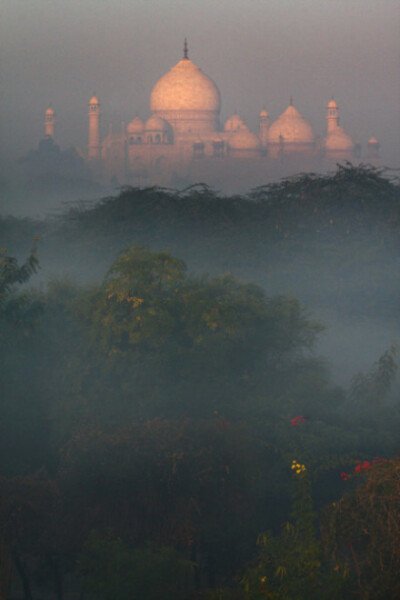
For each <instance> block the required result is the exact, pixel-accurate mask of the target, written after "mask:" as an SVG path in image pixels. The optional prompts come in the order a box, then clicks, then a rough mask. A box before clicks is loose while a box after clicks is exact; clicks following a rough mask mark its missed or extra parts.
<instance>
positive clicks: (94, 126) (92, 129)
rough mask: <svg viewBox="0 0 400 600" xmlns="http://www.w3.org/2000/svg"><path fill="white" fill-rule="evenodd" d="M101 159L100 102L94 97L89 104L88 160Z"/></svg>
mask: <svg viewBox="0 0 400 600" xmlns="http://www.w3.org/2000/svg"><path fill="white" fill-rule="evenodd" d="M99 158H100V102H99V100H98V98H97V97H96V96H93V98H91V100H90V102H89V143H88V159H89V160H98V159H99Z"/></svg>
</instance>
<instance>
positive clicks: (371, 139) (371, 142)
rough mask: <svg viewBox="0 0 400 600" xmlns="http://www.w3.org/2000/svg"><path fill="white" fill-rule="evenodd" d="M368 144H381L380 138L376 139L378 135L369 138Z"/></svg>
mask: <svg viewBox="0 0 400 600" xmlns="http://www.w3.org/2000/svg"><path fill="white" fill-rule="evenodd" d="M368 144H371V146H373V145H375V144H379V142H378V140H377V139H376V137H372V138H369V140H368Z"/></svg>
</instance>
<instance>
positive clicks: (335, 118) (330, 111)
mask: <svg viewBox="0 0 400 600" xmlns="http://www.w3.org/2000/svg"><path fill="white" fill-rule="evenodd" d="M326 111H327V112H326V120H327V134H328V135H329V134H330V133H331V132H332V131H334V130H335V129H336V127H337V126H338V125H339V109H338V105H337V104H336V102H335V100H334V99H333V98H332V100H329V102H328V106H327V107H326Z"/></svg>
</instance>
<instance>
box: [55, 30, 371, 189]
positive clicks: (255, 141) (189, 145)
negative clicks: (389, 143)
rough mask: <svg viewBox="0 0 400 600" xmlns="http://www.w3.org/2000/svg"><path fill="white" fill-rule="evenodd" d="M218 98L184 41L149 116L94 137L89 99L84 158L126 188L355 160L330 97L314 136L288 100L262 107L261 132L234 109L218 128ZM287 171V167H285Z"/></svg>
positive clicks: (95, 112)
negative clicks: (278, 108) (271, 111)
mask: <svg viewBox="0 0 400 600" xmlns="http://www.w3.org/2000/svg"><path fill="white" fill-rule="evenodd" d="M220 111H221V96H220V92H219V90H218V87H217V85H216V84H215V83H214V81H213V80H212V79H211V78H210V77H208V76H207V75H206V74H205V73H203V71H202V70H201V69H200V68H199V67H198V66H197V65H196V64H195V63H194V62H192V61H191V60H190V59H189V56H188V48H187V43H186V40H185V44H184V52H183V58H182V59H181V60H180V61H179V62H178V63H177V64H176V65H175V66H173V67H172V68H171V69H170V70H169V71H168V72H167V73H166V74H165V75H163V76H162V77H161V79H159V81H157V83H156V84H155V85H154V87H153V89H152V91H151V95H150V113H151V115H150V117H149V118H148V119H147V120H146V121H143V120H142V119H140V118H139V117H138V116H136V117H134V118H133V119H132V121H130V123H128V124H127V125H126V124H125V123H122V124H121V128H120V130H119V131H114V130H113V129H112V127H111V126H110V128H109V131H108V134H107V135H106V136H105V137H104V138H103V139H102V138H101V135H100V112H101V111H100V102H99V99H98V97H97V96H96V95H94V96H93V97H92V98H91V99H90V102H89V113H88V120H89V139H88V148H87V158H86V160H87V163H88V164H89V166H90V167H91V170H92V173H93V175H94V177H96V178H98V179H100V180H102V181H104V182H109V181H111V180H114V181H118V182H119V183H123V184H132V185H147V184H151V185H152V184H158V185H171V184H173V183H174V182H187V183H195V182H196V181H204V182H207V183H211V184H217V185H218V183H219V180H221V181H222V179H223V178H224V177H225V175H226V176H227V177H231V178H232V177H233V178H234V177H235V176H236V177H237V178H242V179H243V177H244V178H245V179H246V178H247V179H248V180H249V182H250V181H251V182H253V183H255V184H257V183H258V182H260V184H261V183H265V182H266V180H267V179H268V173H272V172H273V173H274V175H277V174H278V175H281V176H285V175H288V174H293V172H295V171H294V170H293V169H298V170H299V168H300V170H305V169H306V170H322V169H323V168H330V167H332V166H334V165H335V163H336V162H338V161H345V160H350V161H351V160H354V158H356V159H357V158H360V152H361V150H360V145H359V144H356V143H355V142H354V141H353V140H352V138H351V137H350V136H349V135H348V134H347V133H346V132H345V130H344V129H343V127H342V126H341V125H339V108H338V105H337V103H336V101H335V100H333V99H331V100H330V101H329V102H328V105H327V108H326V111H327V112H326V121H327V130H326V135H325V137H324V138H323V139H320V138H318V137H317V136H316V135H315V133H314V130H313V128H312V126H311V125H310V123H308V121H307V120H306V119H305V118H304V117H303V116H302V115H301V113H300V112H299V111H298V109H297V108H296V107H295V106H294V105H293V101H292V99H291V100H290V104H289V106H288V107H287V108H286V110H284V112H283V113H282V114H281V115H280V116H279V117H278V118H277V119H276V120H275V121H272V122H270V117H269V115H268V112H267V111H266V109H265V108H263V109H262V110H261V112H260V114H259V129H258V132H257V133H254V132H252V131H251V130H250V129H249V127H248V126H247V125H246V123H245V121H244V120H243V119H242V118H241V117H240V116H239V115H238V114H234V115H232V116H231V117H229V119H228V120H227V121H226V123H225V125H224V126H223V127H221V125H220ZM54 124H55V115H54V111H53V109H52V108H49V109H47V111H46V115H45V137H46V138H54ZM378 157H379V143H378V141H377V140H376V139H375V138H371V139H370V140H369V142H368V150H367V158H368V159H369V160H376V159H377V158H378ZM291 171H292V172H291Z"/></svg>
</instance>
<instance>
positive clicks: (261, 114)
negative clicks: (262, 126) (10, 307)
mask: <svg viewBox="0 0 400 600" xmlns="http://www.w3.org/2000/svg"><path fill="white" fill-rule="evenodd" d="M268 117H269V114H268V113H267V111H266V109H265V108H263V109H262V110H261V111H260V118H261V119H263V118H264V119H266V118H267V119H268Z"/></svg>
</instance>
